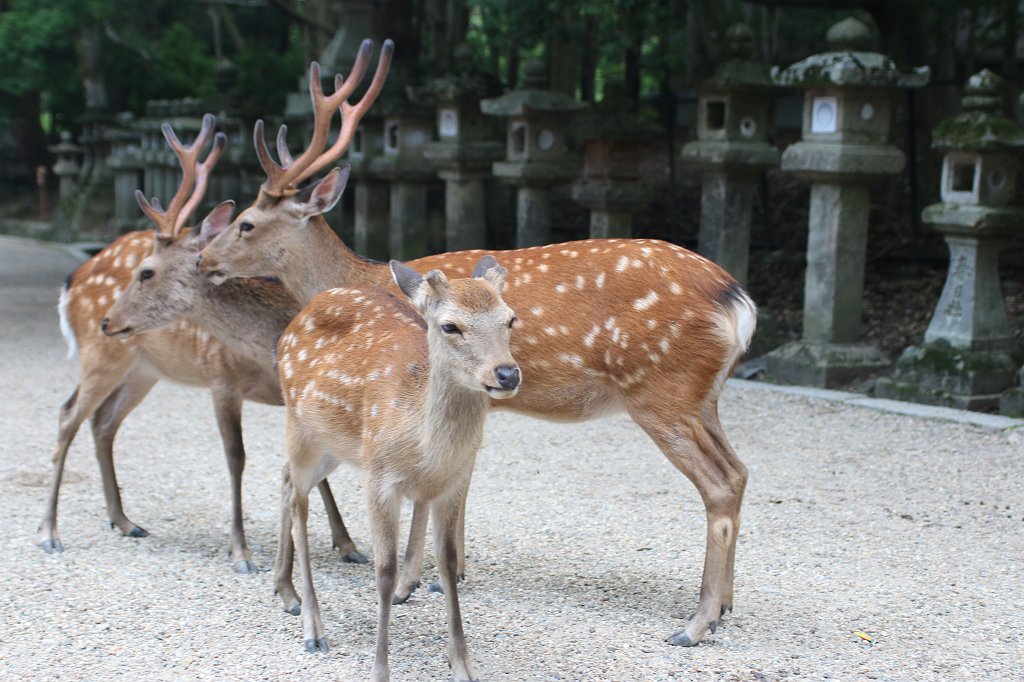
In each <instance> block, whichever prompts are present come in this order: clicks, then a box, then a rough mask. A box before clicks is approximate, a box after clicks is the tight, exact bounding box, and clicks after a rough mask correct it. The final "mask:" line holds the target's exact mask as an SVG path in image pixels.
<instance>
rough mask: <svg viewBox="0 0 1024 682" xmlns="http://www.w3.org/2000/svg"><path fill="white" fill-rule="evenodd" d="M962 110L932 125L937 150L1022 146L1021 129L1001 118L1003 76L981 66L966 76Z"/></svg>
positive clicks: (1002, 148) (933, 140)
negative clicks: (974, 72)
mask: <svg viewBox="0 0 1024 682" xmlns="http://www.w3.org/2000/svg"><path fill="white" fill-rule="evenodd" d="M965 91H966V94H965V95H964V99H963V108H964V110H963V112H961V113H959V114H956V115H955V116H950V117H949V118H947V119H945V120H944V121H942V122H941V123H939V125H937V126H936V127H935V130H934V131H933V133H932V148H933V149H937V150H939V151H949V150H954V149H961V150H965V151H978V152H980V151H995V150H1007V149H1016V148H1020V147H1024V129H1022V128H1021V127H1020V126H1019V125H1018V124H1017V123H1016V122H1015V121H1011V120H1010V119H1008V118H1003V116H1002V115H1001V113H1000V112H1001V110H1002V108H1003V79H1002V78H1000V77H999V76H997V75H996V74H994V73H992V72H991V71H989V70H988V69H982V70H981V71H979V72H978V73H976V74H974V75H973V76H971V77H970V78H969V79H968V80H967V87H966V88H965Z"/></svg>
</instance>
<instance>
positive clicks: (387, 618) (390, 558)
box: [366, 485, 402, 682]
mask: <svg viewBox="0 0 1024 682" xmlns="http://www.w3.org/2000/svg"><path fill="white" fill-rule="evenodd" d="M366 500H367V509H368V510H369V513H370V514H369V515H370V529H371V531H372V533H373V561H374V568H375V572H376V575H377V645H376V649H375V652H374V657H373V672H372V674H371V676H370V679H372V680H374V682H387V680H388V678H389V667H388V630H389V626H390V624H391V601H392V598H393V596H394V594H395V585H396V584H397V583H398V515H399V510H400V508H401V501H402V500H401V497H400V496H399V495H397V494H395V493H393V492H392V493H388V492H385V491H383V490H380V489H379V488H378V487H376V486H374V485H368V486H367V489H366Z"/></svg>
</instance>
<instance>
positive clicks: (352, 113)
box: [253, 40, 395, 197]
mask: <svg viewBox="0 0 1024 682" xmlns="http://www.w3.org/2000/svg"><path fill="white" fill-rule="evenodd" d="M394 49H395V44H394V43H393V42H391V41H390V40H385V41H384V45H383V46H382V47H381V50H380V59H379V60H378V61H377V71H376V72H375V73H374V74H373V80H372V81H370V86H369V87H368V88H367V89H366V92H365V93H364V94H363V96H362V98H361V99H360V100H359V101H358V102H356V103H355V104H349V103H348V98H349V96H351V95H352V93H353V92H355V89H356V88H357V87H358V86H359V83H360V82H361V81H362V80H363V76H364V74H365V73H366V67H367V65H368V64H369V61H370V53H371V52H372V51H373V41H372V40H364V41H363V44H362V45H360V47H359V54H358V55H357V56H356V62H355V64H354V65H353V66H352V73H350V74H349V76H348V78H343V77H342V76H341V74H338V75H337V76H335V78H334V93H333V94H331V95H330V96H327V95H324V93H323V88H322V87H321V85H320V65H319V64H318V63H316V62H312V63H310V65H309V97H310V99H311V100H312V101H313V136H312V139H310V141H309V145H308V146H307V147H306V150H305V151H304V152H302V154H301V155H299V157H298V158H293V157H292V155H291V152H289V151H288V145H287V143H286V142H285V135H286V133H287V131H288V129H287V127H285V126H281V129H280V130H279V131H278V134H277V154H278V158H279V159H280V163H278V162H277V161H274V159H273V158H271V156H270V152H269V150H268V149H267V142H266V139H265V137H264V134H263V121H262V120H259V121H256V125H255V126H254V127H253V144H254V145H255V147H256V155H257V156H258V157H259V159H260V165H261V166H263V170H264V172H266V174H267V180H266V182H264V183H263V186H262V187H261V188H260V189H261V191H263V192H264V193H266V194H269V195H270V196H275V197H279V196H283V195H284V194H286V193H287V192H288V190H289V189H294V188H295V187H296V186H297V185H298V184H299V183H300V182H302V181H303V180H306V179H307V178H310V177H312V176H313V175H315V174H316V173H318V172H319V171H321V170H323V168H324V167H325V166H328V165H330V164H332V163H334V162H335V161H336V160H337V159H338V158H339V157H340V156H341V155H342V154H344V153H345V150H346V149H348V147H349V145H350V144H351V143H352V138H353V136H354V135H355V132H356V126H357V125H359V121H360V119H362V118H363V116H364V115H365V114H366V112H367V111H369V109H370V106H371V105H372V104H373V102H374V101H375V100H376V99H377V96H378V95H380V91H381V89H382V88H383V87H384V81H385V79H386V78H387V76H388V69H390V68H391V56H392V54H393V53H394ZM335 109H337V110H339V111H340V112H341V130H340V131H339V132H338V138H337V139H336V140H335V142H334V144H333V145H331V148H330V149H328V150H327V151H323V148H324V145H325V144H326V143H327V137H328V134H329V132H330V129H331V119H333V118H334V110H335Z"/></svg>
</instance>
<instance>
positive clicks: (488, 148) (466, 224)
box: [407, 46, 504, 251]
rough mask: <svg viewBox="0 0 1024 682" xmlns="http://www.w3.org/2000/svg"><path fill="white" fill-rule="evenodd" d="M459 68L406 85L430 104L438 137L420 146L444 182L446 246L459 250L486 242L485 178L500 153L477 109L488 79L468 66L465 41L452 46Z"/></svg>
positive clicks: (490, 125)
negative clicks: (435, 120) (428, 80)
mask: <svg viewBox="0 0 1024 682" xmlns="http://www.w3.org/2000/svg"><path fill="white" fill-rule="evenodd" d="M455 64H458V65H460V67H461V70H460V71H459V72H458V73H452V74H449V75H447V76H445V77H443V78H437V79H434V80H432V81H430V82H428V83H427V84H426V85H425V86H423V87H415V88H414V87H410V88H408V90H407V92H408V95H409V99H411V100H413V101H414V102H420V103H423V104H428V105H430V106H433V107H435V109H436V112H437V134H438V138H439V141H437V142H431V143H430V144H428V145H427V146H426V147H424V149H423V155H424V156H425V157H426V158H427V160H429V161H430V162H431V163H433V164H434V167H435V168H436V169H437V174H438V176H440V178H441V179H442V180H444V182H445V196H444V214H445V249H446V250H447V251H462V250H466V249H482V248H484V247H485V246H486V245H487V210H486V209H487V203H486V194H485V192H486V186H485V182H486V181H487V180H489V179H490V177H491V166H492V164H493V163H494V162H495V161H497V160H498V159H500V158H501V157H502V154H503V152H504V145H502V143H501V142H500V141H498V140H497V139H496V138H497V130H496V126H495V122H494V120H493V119H491V118H489V117H486V116H483V115H482V114H481V112H480V98H481V97H486V96H487V95H489V94H493V93H492V92H491V90H493V89H494V88H492V87H491V83H490V82H489V81H488V80H487V79H486V78H485V77H483V76H482V75H481V74H479V73H478V72H477V71H476V70H475V69H474V68H473V66H472V64H473V62H472V53H471V51H469V49H468V47H467V46H459V47H457V48H456V49H455Z"/></svg>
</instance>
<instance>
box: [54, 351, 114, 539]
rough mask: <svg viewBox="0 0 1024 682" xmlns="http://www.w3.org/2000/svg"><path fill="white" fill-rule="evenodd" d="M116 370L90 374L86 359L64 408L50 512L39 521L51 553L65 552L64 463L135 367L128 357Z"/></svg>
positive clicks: (110, 369)
mask: <svg viewBox="0 0 1024 682" xmlns="http://www.w3.org/2000/svg"><path fill="white" fill-rule="evenodd" d="M110 364H113V366H112V367H104V371H98V370H94V371H88V370H87V363H86V362H85V361H84V360H83V361H82V362H81V367H82V368H83V372H82V379H81V381H80V382H79V384H78V386H76V387H75V390H74V392H73V393H72V394H71V397H70V398H68V399H67V401H66V402H65V403H64V404H63V405H61V408H60V417H59V421H58V427H57V444H56V446H55V447H54V449H53V455H52V461H53V472H52V476H51V479H50V495H49V497H48V499H47V504H46V511H45V512H44V514H43V519H42V521H40V522H39V535H38V540H39V546H40V547H42V549H43V551H44V552H46V553H47V554H50V553H51V552H54V551H56V552H62V551H64V545H63V543H61V541H60V538H59V536H58V534H57V502H58V499H59V497H60V484H61V479H62V478H63V476H64V464H65V462H66V461H67V456H68V448H70V447H71V442H72V441H73V440H74V439H75V434H77V433H78V429H79V427H80V426H81V425H82V422H84V421H85V420H86V419H88V418H89V417H91V416H92V414H93V413H94V412H95V411H96V410H97V408H98V407H99V406H100V405H101V404H102V403H103V402H104V401H105V400H107V399H108V398H109V397H110V394H111V393H113V392H114V390H115V389H116V388H117V387H118V385H119V384H120V383H121V379H122V378H123V377H124V375H125V373H126V372H127V371H128V369H129V368H130V367H131V360H130V359H129V358H127V357H117V358H113V362H112V363H110Z"/></svg>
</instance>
